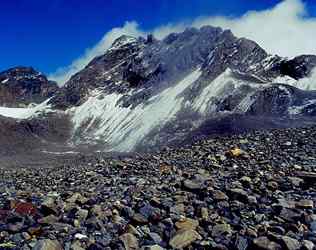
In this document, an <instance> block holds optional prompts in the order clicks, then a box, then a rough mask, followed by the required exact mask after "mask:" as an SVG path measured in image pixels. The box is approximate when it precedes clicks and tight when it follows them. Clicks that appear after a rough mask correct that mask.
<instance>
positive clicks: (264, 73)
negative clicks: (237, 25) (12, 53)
mask: <svg viewBox="0 0 316 250" xmlns="http://www.w3.org/2000/svg"><path fill="white" fill-rule="evenodd" d="M315 66H316V56H312V55H303V56H298V57H296V58H294V59H287V58H281V57H279V56H272V55H269V54H268V53H267V52H266V51H264V50H263V49H262V48H261V47H260V46H259V45H258V44H257V43H255V42H254V41H251V40H248V39H245V38H237V37H235V36H234V35H233V34H232V32H231V31H229V30H222V29H221V28H215V27H211V26H206V27H202V28H201V29H195V28H189V29H187V30H185V31H184V32H182V33H178V34H175V33H173V34H170V35H168V36H167V37H166V38H164V39H163V40H157V39H155V38H154V37H153V36H151V35H150V36H148V37H147V38H135V37H129V36H122V37H120V38H119V39H117V40H116V41H115V42H114V43H113V45H112V46H111V48H110V49H109V50H107V51H105V53H104V54H103V55H101V56H99V57H96V58H94V59H93V60H92V61H91V62H90V63H89V64H88V65H87V66H86V67H85V68H84V69H83V70H82V71H80V72H78V73H77V74H75V75H74V76H73V77H72V78H71V79H70V80H69V81H68V82H67V83H66V84H65V85H64V86H63V87H62V88H60V89H58V90H56V92H55V94H54V95H53V97H52V98H51V99H49V100H47V101H46V102H45V103H44V104H41V105H42V106H41V107H43V105H44V106H45V105H47V108H48V109H50V110H53V112H56V113H58V114H59V115H60V114H62V115H64V116H65V117H67V119H70V121H71V124H72V127H71V131H70V137H69V142H71V143H72V144H73V145H82V144H87V143H88V144H93V145H98V146H100V147H101V149H102V150H105V151H123V152H126V151H133V150H150V149H154V148H156V147H158V146H163V145H177V144H179V143H182V142H185V141H190V140H191V139H193V138H196V137H199V136H207V135H208V134H209V133H211V132H218V131H220V132H225V131H227V132H229V131H230V130H234V131H243V129H250V128H260V127H261V128H266V127H267V128H268V127H274V126H292V125H293V124H295V126H297V125H303V124H305V123H304V121H308V122H310V121H312V122H313V118H314V116H315V114H316V92H315V91H313V89H316V83H314V82H313V78H312V76H313V69H314V67H315ZM0 80H1V78H0ZM5 80H6V79H3V80H2V81H5ZM45 109H46V108H44V110H45ZM0 114H1V109H0ZM44 117H45V116H44ZM20 119H21V118H20ZM42 119H45V118H42ZM300 121H301V122H300Z"/></svg>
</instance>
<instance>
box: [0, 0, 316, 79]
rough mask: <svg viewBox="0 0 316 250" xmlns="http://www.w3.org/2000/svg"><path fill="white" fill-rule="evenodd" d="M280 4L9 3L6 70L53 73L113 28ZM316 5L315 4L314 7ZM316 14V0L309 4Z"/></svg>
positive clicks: (2, 39)
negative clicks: (18, 67)
mask: <svg viewBox="0 0 316 250" xmlns="http://www.w3.org/2000/svg"><path fill="white" fill-rule="evenodd" d="M280 2H281V1H278V0H221V1H213V0H89V1H88V0H49V1H46V0H45V1H43V0H4V1H2V2H1V15H0V26H1V29H0V70H4V69H6V68H9V67H13V66H16V65H29V66H33V67H35V68H36V69H38V70H40V71H42V72H44V73H47V74H48V73H51V72H54V71H56V70H57V69H58V68H59V67H63V66H67V65H69V64H71V63H72V61H73V60H74V59H76V58H79V57H80V55H82V54H83V53H84V51H85V50H86V49H87V48H91V47H93V46H94V45H95V44H96V43H97V42H98V41H100V39H101V38H102V37H103V36H104V34H105V33H106V32H107V31H109V30H111V29H112V28H113V27H119V26H122V25H124V23H125V22H126V21H136V22H137V23H138V24H139V26H140V28H141V29H142V30H151V29H154V28H155V27H158V26H162V25H165V24H167V23H178V22H181V21H183V20H194V19H195V18H197V17H199V16H218V15H220V16H226V17H239V16H242V15H243V14H245V13H246V12H247V11H249V10H257V11H260V10H265V9H269V8H272V7H273V6H275V5H276V4H277V3H280ZM313 2H314V3H313ZM305 3H306V4H307V8H308V11H309V12H310V13H316V6H315V1H314V0H310V1H305Z"/></svg>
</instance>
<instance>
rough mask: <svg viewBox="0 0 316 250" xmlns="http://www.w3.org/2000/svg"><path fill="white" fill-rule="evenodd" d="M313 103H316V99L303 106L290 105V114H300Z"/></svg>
mask: <svg viewBox="0 0 316 250" xmlns="http://www.w3.org/2000/svg"><path fill="white" fill-rule="evenodd" d="M313 104H316V100H309V101H307V102H306V103H304V104H303V105H301V106H292V107H290V108H289V110H288V112H289V114H290V115H298V114H301V113H302V112H303V110H304V109H305V108H306V107H308V106H310V105H313Z"/></svg>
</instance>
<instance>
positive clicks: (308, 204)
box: [296, 200, 314, 209]
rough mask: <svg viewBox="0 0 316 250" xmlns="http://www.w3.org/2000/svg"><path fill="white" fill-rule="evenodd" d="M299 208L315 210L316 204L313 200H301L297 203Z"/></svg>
mask: <svg viewBox="0 0 316 250" xmlns="http://www.w3.org/2000/svg"><path fill="white" fill-rule="evenodd" d="M296 206H297V207H298V208H305V209H313V208H314V202H313V201H312V200H300V201H299V202H297V203H296Z"/></svg>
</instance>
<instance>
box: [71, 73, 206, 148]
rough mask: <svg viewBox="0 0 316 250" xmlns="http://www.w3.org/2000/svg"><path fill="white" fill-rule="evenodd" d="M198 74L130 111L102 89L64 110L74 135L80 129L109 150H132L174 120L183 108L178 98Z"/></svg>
mask: <svg viewBox="0 0 316 250" xmlns="http://www.w3.org/2000/svg"><path fill="white" fill-rule="evenodd" d="M201 74H202V72H201V71H200V69H197V70H195V71H194V72H192V73H191V74H189V75H188V76H187V77H185V78H184V79H183V80H182V81H180V82H179V83H177V84H176V85H174V86H172V87H170V88H167V89H165V90H164V91H162V92H161V93H159V94H158V95H156V96H153V97H151V98H150V99H149V100H148V101H147V102H146V103H143V104H140V105H138V106H137V107H135V108H133V109H131V108H124V107H121V106H119V105H118V101H119V100H120V99H121V97H122V95H121V94H117V93H113V94H110V95H104V94H102V90H95V91H94V92H93V93H92V95H91V96H90V98H89V99H88V100H87V101H86V102H85V103H84V104H82V105H81V106H79V107H76V108H73V109H71V110H69V111H67V112H68V113H71V114H72V117H73V118H72V121H73V123H74V134H76V132H78V131H79V132H80V131H81V130H80V129H83V132H84V133H85V134H87V135H88V136H89V137H91V138H94V139H100V140H102V141H104V143H105V144H106V143H109V145H111V146H112V147H111V149H110V150H113V151H122V152H125V151H131V150H132V149H133V148H134V147H135V146H136V145H137V144H138V142H140V141H141V140H142V139H143V138H144V137H145V136H146V135H148V134H149V133H150V132H151V131H152V130H153V129H155V128H161V127H163V126H164V125H165V124H166V123H167V122H169V121H170V120H172V119H173V118H175V115H176V114H177V113H178V112H179V111H180V110H181V109H182V107H183V99H184V98H183V97H181V96H180V95H181V94H182V93H183V92H184V90H185V89H187V88H188V87H189V86H190V85H191V84H193V83H194V82H195V81H196V80H197V79H198V78H199V77H200V76H201ZM130 94H131V93H130Z"/></svg>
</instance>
